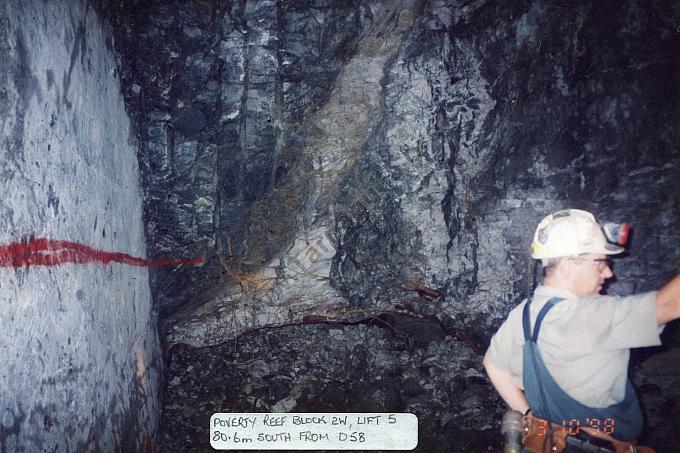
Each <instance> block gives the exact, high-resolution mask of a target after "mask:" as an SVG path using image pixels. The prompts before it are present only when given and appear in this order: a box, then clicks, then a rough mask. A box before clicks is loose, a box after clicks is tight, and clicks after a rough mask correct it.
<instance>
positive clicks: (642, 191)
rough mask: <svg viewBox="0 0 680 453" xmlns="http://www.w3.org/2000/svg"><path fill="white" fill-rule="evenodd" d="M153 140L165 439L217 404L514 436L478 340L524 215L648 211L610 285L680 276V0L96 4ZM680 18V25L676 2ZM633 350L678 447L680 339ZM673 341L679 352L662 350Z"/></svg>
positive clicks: (652, 425) (188, 428)
mask: <svg viewBox="0 0 680 453" xmlns="http://www.w3.org/2000/svg"><path fill="white" fill-rule="evenodd" d="M103 14H104V17H106V18H107V19H108V20H110V21H111V23H112V24H113V29H114V36H115V47H114V48H115V50H116V52H118V54H119V55H120V67H121V82H122V87H123V94H124V96H125V101H126V106H127V111H128V113H129V115H130V117H131V120H132V124H133V130H134V135H135V137H136V140H137V143H138V147H139V151H138V159H139V164H140V171H141V178H142V190H143V196H144V222H145V233H146V241H147V250H148V253H149V256H150V257H152V258H153V257H159V258H161V257H166V256H187V257H194V256H203V257H205V259H206V261H205V263H203V265H200V266H183V267H179V268H157V269H152V270H151V286H152V292H153V298H154V304H155V308H156V310H158V312H159V313H160V326H161V341H162V342H163V349H164V354H165V358H166V367H167V368H166V376H165V378H166V384H167V389H166V392H165V400H164V410H163V421H164V422H163V423H162V425H161V431H160V433H159V438H158V448H159V449H160V450H161V451H210V447H209V445H207V444H206V439H207V434H206V432H207V429H208V421H209V418H210V415H211V414H212V413H214V412H229V411H232V412H270V411H295V412H314V411H317V412H323V411H328V412H335V411H337V412H343V411H355V412H358V411H370V412H380V411H396V412H412V413H415V414H417V415H418V416H419V418H420V425H419V429H420V443H419V446H418V449H417V451H422V452H430V451H482V450H486V449H487V448H488V447H490V448H491V449H494V448H497V447H498V445H499V442H500V435H499V423H500V417H501V415H502V413H503V411H504V407H503V404H502V402H501V401H500V399H499V397H498V396H497V395H496V393H495V392H494V391H493V389H492V388H491V386H490V384H489V382H488V380H487V379H486V377H485V376H484V374H483V371H482V366H481V358H482V354H483V352H484V350H485V349H486V346H487V344H488V341H489V339H490V337H491V335H492V333H493V332H494V331H495V329H496V328H497V327H498V326H499V325H500V323H501V322H502V320H503V319H504V317H505V316H506V315H507V313H508V312H509V310H510V309H511V308H512V307H514V306H515V305H516V304H517V303H519V302H520V301H521V300H522V298H523V297H524V295H525V294H526V287H527V275H526V274H527V271H526V269H527V250H528V244H529V240H530V237H529V236H530V234H531V232H532V231H533V228H534V227H535V225H536V224H537V223H538V221H539V220H540V219H541V218H542V217H543V216H544V215H545V214H546V213H548V212H552V211H555V210H557V209H562V208H565V207H576V208H581V209H587V210H590V211H592V212H594V213H595V214H596V215H597V216H598V217H599V218H601V219H604V220H612V221H627V222H630V223H631V224H632V225H633V227H634V229H635V230H634V231H635V234H634V237H633V238H632V241H631V247H630V249H629V253H627V254H626V255H625V256H624V257H623V258H621V259H618V260H617V261H616V272H617V279H616V281H614V282H612V283H611V284H609V285H608V288H607V290H608V292H609V293H610V294H630V293H634V292H641V291H647V290H652V289H656V288H658V287H659V286H660V285H661V284H662V283H663V282H664V281H665V280H666V279H667V278H668V277H669V276H670V275H672V273H673V271H674V266H675V263H677V262H678V259H679V258H680V256H679V255H678V254H679V253H680V252H679V251H680V237H679V236H678V234H677V233H676V232H674V230H673V229H672V228H671V226H672V225H677V224H680V223H679V222H680V206H679V200H678V195H677V180H678V164H679V163H680V155H679V154H678V148H677V143H678V142H679V141H680V140H679V139H680V135H679V133H678V127H677V121H676V119H677V114H678V110H677V109H678V107H677V106H678V102H677V101H678V94H677V91H676V90H674V89H673V86H674V78H677V77H676V76H675V75H674V74H677V64H678V63H677V55H678V50H680V49H678V46H679V44H678V36H679V35H678V34H677V33H676V32H675V29H674V27H677V22H678V13H677V9H675V10H673V9H672V8H671V7H670V3H669V2H664V1H651V2H649V1H645V2H643V1H636V0H627V1H624V2H623V3H620V4H618V5H617V7H616V8H611V7H608V6H607V5H605V4H600V3H598V2H585V3H581V4H579V5H576V6H571V4H570V5H566V4H564V2H559V3H557V4H548V3H546V2H542V1H536V0H534V1H530V0H524V1H518V2H494V1H483V0H479V1H462V0H461V1H443V0H429V1H427V0H400V1H389V2H388V1H379V0H351V1H333V0H324V1H322V0H305V1H295V2H285V1H275V0H262V1H250V0H248V1H226V0H222V1H190V2H180V1H162V2H161V1H135V0H123V1H120V2H116V3H115V4H114V3H109V4H106V5H105V6H104V7H103ZM674 20H675V22H674ZM663 340H664V344H665V346H664V347H663V348H660V349H658V350H653V351H652V350H650V351H640V352H635V353H634V355H633V360H632V362H631V370H632V373H633V374H632V375H633V377H634V380H635V382H636V384H637V385H638V389H639V391H640V394H641V399H642V403H643V406H644V411H645V415H646V431H645V434H644V436H645V437H644V439H643V440H645V441H646V442H648V443H649V444H651V445H652V446H655V447H656V448H658V449H659V450H660V451H664V448H666V447H668V446H673V445H677V443H678V442H680V439H678V437H677V436H678V434H677V433H676V432H673V428H672V426H673V421H672V420H674V419H677V417H678V415H680V394H679V393H678V390H677V389H678V388H680V386H679V385H678V374H677V373H675V374H673V372H672V371H673V370H672V367H673V366H674V365H672V363H674V362H673V361H672V360H671V361H668V360H664V359H663V358H664V357H677V350H678V348H679V347H680V333H679V331H678V327H677V325H674V324H672V325H669V326H668V328H667V329H666V331H665V333H664V336H663ZM664 354H666V355H664Z"/></svg>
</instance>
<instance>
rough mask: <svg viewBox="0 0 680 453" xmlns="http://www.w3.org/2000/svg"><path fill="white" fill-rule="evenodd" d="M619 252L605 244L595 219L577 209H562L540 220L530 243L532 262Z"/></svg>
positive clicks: (611, 245) (618, 248) (621, 250)
mask: <svg viewBox="0 0 680 453" xmlns="http://www.w3.org/2000/svg"><path fill="white" fill-rule="evenodd" d="M623 250H624V248H623V247H619V246H618V245H614V244H610V243H608V242H607V238H606V237H605V235H604V233H603V232H602V227H600V225H599V224H598V223H597V221H596V220H595V217H594V216H593V215H592V214H591V213H589V212H587V211H582V210H580V209H564V210H562V211H557V212H556V213H554V214H550V215H549V216H547V217H546V218H544V219H543V220H541V223H539V224H538V227H537V228H536V233H535V234H534V240H533V242H532V243H531V257H532V258H535V259H546V258H559V257H563V256H577V255H580V254H582V253H603V254H605V255H615V254H617V253H621V252H623Z"/></svg>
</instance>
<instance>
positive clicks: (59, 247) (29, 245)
mask: <svg viewBox="0 0 680 453" xmlns="http://www.w3.org/2000/svg"><path fill="white" fill-rule="evenodd" d="M95 261H99V262H101V263H104V264H105V265H106V264H109V263H110V262H112V261H115V262H117V263H123V264H129V265H131V266H148V267H149V266H154V267H156V266H179V265H182V264H199V263H202V262H203V258H194V259H156V260H150V259H146V258H138V257H135V256H131V255H128V254H127V253H118V252H106V251H104V250H97V249H93V248H92V247H88V246H87V245H83V244H78V243H77V242H69V241H56V240H50V239H45V238H31V239H29V240H28V242H26V243H23V242H15V243H13V244H9V245H3V246H0V267H24V266H26V267H29V266H56V265H58V264H64V263H78V264H80V263H91V262H95Z"/></svg>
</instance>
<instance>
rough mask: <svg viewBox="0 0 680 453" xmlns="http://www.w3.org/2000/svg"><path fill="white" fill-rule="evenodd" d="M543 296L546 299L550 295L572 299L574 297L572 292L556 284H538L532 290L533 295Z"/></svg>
mask: <svg viewBox="0 0 680 453" xmlns="http://www.w3.org/2000/svg"><path fill="white" fill-rule="evenodd" d="M536 296H538V297H545V298H547V299H549V298H551V297H561V298H563V299H573V298H574V297H576V296H575V295H574V294H572V293H570V292H569V291H567V290H566V289H563V288H558V287H556V286H545V285H538V286H537V287H536V290H535V291H534V297H536Z"/></svg>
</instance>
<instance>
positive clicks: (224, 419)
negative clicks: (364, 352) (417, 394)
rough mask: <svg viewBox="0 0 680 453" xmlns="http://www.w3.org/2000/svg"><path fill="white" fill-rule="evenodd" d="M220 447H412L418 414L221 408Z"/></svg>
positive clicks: (215, 441) (216, 437) (215, 431)
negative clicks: (238, 411)
mask: <svg viewBox="0 0 680 453" xmlns="http://www.w3.org/2000/svg"><path fill="white" fill-rule="evenodd" d="M210 445H211V446H212V447H213V448H214V449H216V450H413V449H414V448H416V446H417V445H418V417H416V416H415V415H414V414H408V413H390V412H385V413H360V412H352V413H334V412H323V413H274V414H264V413H243V414H236V413H217V414H213V415H212V417H210Z"/></svg>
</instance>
